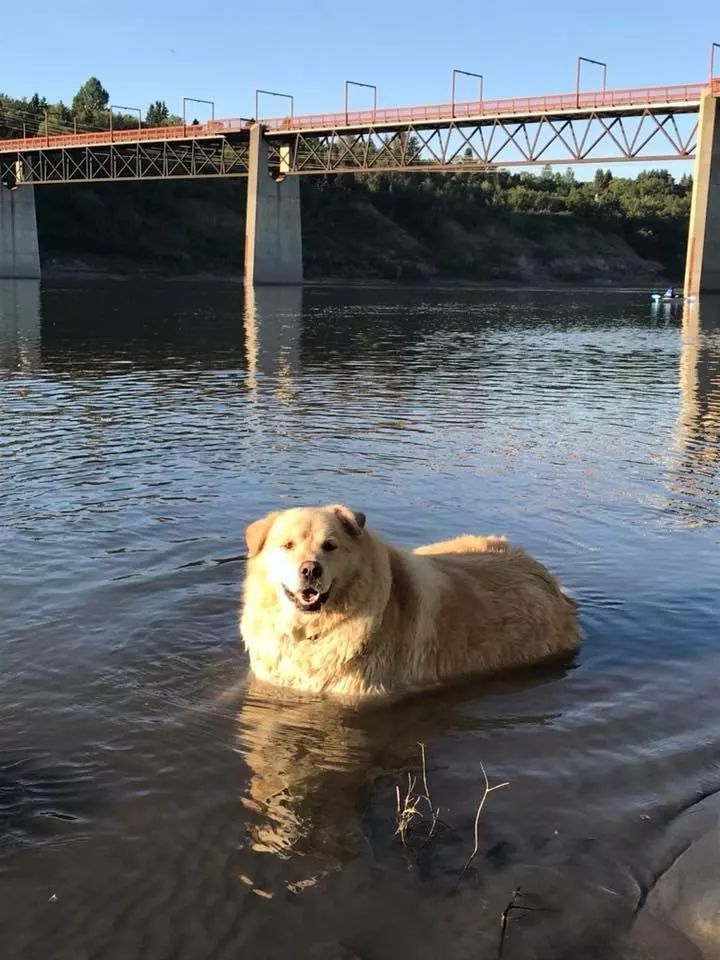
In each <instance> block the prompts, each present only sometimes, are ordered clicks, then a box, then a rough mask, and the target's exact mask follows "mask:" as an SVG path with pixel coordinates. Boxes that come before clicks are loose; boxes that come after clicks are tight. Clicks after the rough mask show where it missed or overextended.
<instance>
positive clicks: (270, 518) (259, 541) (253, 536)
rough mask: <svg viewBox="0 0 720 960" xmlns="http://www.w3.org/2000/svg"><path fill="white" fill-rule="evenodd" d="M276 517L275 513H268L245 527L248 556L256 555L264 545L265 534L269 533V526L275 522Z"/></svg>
mask: <svg viewBox="0 0 720 960" xmlns="http://www.w3.org/2000/svg"><path fill="white" fill-rule="evenodd" d="M276 517H277V513H269V514H268V515H267V516H266V517H262V518H261V519H260V520H256V521H255V522H254V523H251V524H250V525H249V526H247V527H246V528H245V543H246V544H247V549H248V557H250V558H252V557H256V556H257V555H258V554H259V553H260V551H261V550H262V548H263V547H264V546H265V541H266V540H267V535H268V534H269V533H270V528H271V527H272V525H273V523H275V518H276Z"/></svg>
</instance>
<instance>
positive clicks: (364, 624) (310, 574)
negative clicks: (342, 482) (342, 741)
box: [240, 504, 579, 699]
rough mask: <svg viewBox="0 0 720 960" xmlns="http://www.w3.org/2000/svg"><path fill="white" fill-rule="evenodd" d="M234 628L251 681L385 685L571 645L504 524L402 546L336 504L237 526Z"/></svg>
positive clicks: (573, 626)
mask: <svg viewBox="0 0 720 960" xmlns="http://www.w3.org/2000/svg"><path fill="white" fill-rule="evenodd" d="M245 539H246V543H247V551H248V560H247V568H246V576H245V582H244V588H243V605H242V613H241V618H240V632H241V635H242V638H243V641H244V644H245V647H246V649H247V651H248V653H249V656H250V667H251V670H252V672H253V673H254V674H255V676H256V677H258V678H259V679H260V680H263V681H265V682H269V683H272V684H275V685H278V686H285V687H290V688H294V689H296V690H302V691H306V692H309V693H326V694H333V695H339V696H341V697H348V698H351V699H357V698H363V697H371V696H392V695H395V694H398V693H403V692H410V691H412V690H419V689H424V688H428V687H434V686H438V685H440V684H443V683H447V682H450V681H453V680H457V679H460V678H462V677H469V676H471V675H474V674H490V673H496V672H499V671H501V670H504V669H507V668H511V667H521V666H526V665H528V664H534V663H538V662H540V661H542V660H547V659H551V658H554V657H560V656H562V655H565V654H569V653H571V652H572V651H573V650H575V648H576V647H577V646H578V643H579V631H578V624H577V615H576V605H575V603H574V601H572V600H571V599H570V598H569V597H568V596H567V595H566V594H565V593H563V591H562V590H561V588H560V585H559V583H558V581H557V580H556V579H555V578H554V577H553V576H552V575H551V574H550V573H549V572H548V571H547V570H546V569H545V567H543V566H542V564H540V563H538V562H537V561H536V560H533V559H532V557H530V556H528V554H526V553H525V552H524V551H522V550H521V549H519V548H518V547H514V546H511V545H510V544H509V543H508V542H507V540H506V539H505V538H504V537H495V536H492V537H479V536H462V537H458V538H456V539H454V540H448V541H445V542H442V543H434V544H430V545H429V546H425V547H419V548H418V549H416V550H415V551H413V552H410V551H405V550H399V549H396V548H395V547H392V546H389V545H388V544H386V543H385V542H384V541H383V540H382V539H381V537H379V536H378V534H376V533H375V532H373V531H371V530H369V529H367V527H366V526H365V514H363V513H360V512H358V511H353V510H351V509H349V508H348V507H346V506H343V505H342V504H333V505H329V506H324V507H299V508H294V509H290V510H285V511H282V512H275V513H270V514H268V515H267V516H265V517H263V518H262V519H260V520H256V521H255V522H254V523H251V524H250V525H249V526H248V527H247V529H246V531H245Z"/></svg>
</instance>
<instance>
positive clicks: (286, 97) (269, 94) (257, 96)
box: [255, 90, 295, 122]
mask: <svg viewBox="0 0 720 960" xmlns="http://www.w3.org/2000/svg"><path fill="white" fill-rule="evenodd" d="M261 93H262V94H265V96H266V97H282V98H283V99H284V100H289V101H290V116H291V117H293V116H294V115H295V97H293V96H292V95H291V94H289V93H277V91H275V90H256V91H255V120H256V122H257V121H259V120H260V94H261Z"/></svg>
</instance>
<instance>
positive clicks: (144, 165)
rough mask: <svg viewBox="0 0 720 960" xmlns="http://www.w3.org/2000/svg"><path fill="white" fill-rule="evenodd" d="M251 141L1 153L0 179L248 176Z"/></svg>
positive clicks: (82, 180) (43, 180)
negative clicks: (16, 153)
mask: <svg viewBox="0 0 720 960" xmlns="http://www.w3.org/2000/svg"><path fill="white" fill-rule="evenodd" d="M247 172H248V144H247V141H238V142H235V143H230V142H229V141H228V140H227V139H225V138H224V137H223V138H219V139H213V140H189V141H184V142H182V141H181V142H178V141H163V142H158V143H118V144H106V145H104V146H91V147H63V148H60V149H58V148H48V149H41V150H35V151H32V152H28V153H22V154H18V155H15V154H0V181H2V182H8V181H10V182H12V183H13V184H14V183H17V182H25V181H32V182H33V183H75V182H77V183H94V182H97V181H112V180H172V179H174V178H175V179H179V178H183V177H239V176H247Z"/></svg>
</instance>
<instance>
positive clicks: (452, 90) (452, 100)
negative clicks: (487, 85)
mask: <svg viewBox="0 0 720 960" xmlns="http://www.w3.org/2000/svg"><path fill="white" fill-rule="evenodd" d="M458 74H462V76H464V77H475V79H476V80H479V81H480V103H482V101H483V83H484V82H485V78H484V77H483V75H482V74H481V73H472V72H471V71H470V70H458V69H456V68H455V67H453V72H452V75H451V80H450V110H451V116H453V117H454V116H455V78H456V77H457V75H458Z"/></svg>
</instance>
